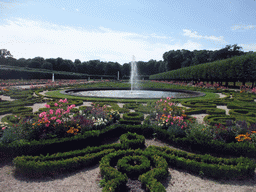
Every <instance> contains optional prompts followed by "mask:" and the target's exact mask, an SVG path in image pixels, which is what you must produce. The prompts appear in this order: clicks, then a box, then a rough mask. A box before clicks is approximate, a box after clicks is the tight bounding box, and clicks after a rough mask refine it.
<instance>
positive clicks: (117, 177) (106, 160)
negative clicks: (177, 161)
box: [100, 149, 168, 192]
mask: <svg viewBox="0 0 256 192" xmlns="http://www.w3.org/2000/svg"><path fill="white" fill-rule="evenodd" d="M131 155H133V156H138V155H140V156H141V155H144V156H146V157H147V158H148V159H150V160H151V162H152V164H154V166H155V168H153V169H152V170H151V171H148V172H146V173H144V174H142V175H140V177H139V180H141V182H142V184H143V185H144V186H146V187H147V188H148V189H149V190H150V191H153V190H151V189H159V190H157V191H159V192H161V191H165V188H164V186H163V185H162V184H161V183H160V182H159V181H157V180H159V179H162V178H166V177H167V175H168V164H167V162H166V160H165V159H164V158H162V157H159V156H157V155H154V154H152V153H150V152H143V151H142V150H140V149H137V150H129V149H128V150H126V151H124V150H119V151H116V152H114V153H110V154H108V155H106V156H105V157H103V158H102V159H101V161H100V171H101V174H102V176H103V178H104V179H105V181H106V183H105V186H104V188H103V190H102V191H122V190H123V189H124V187H125V184H126V182H127V180H128V177H127V175H126V174H125V173H124V174H123V173H121V172H119V171H118V170H116V169H114V168H113V167H112V166H114V165H115V164H116V163H117V161H118V159H120V158H123V157H124V156H131ZM110 189H111V190H110ZM154 191H155V190H154Z"/></svg>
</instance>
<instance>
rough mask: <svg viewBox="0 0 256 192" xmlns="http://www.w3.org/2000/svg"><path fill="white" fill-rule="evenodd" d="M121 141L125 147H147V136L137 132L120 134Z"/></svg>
mask: <svg viewBox="0 0 256 192" xmlns="http://www.w3.org/2000/svg"><path fill="white" fill-rule="evenodd" d="M120 143H121V145H122V146H123V148H125V149H129V148H131V149H137V148H144V147H145V137H144V136H143V135H138V134H137V133H131V132H128V133H125V134H123V135H121V136H120Z"/></svg>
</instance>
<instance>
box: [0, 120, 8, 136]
mask: <svg viewBox="0 0 256 192" xmlns="http://www.w3.org/2000/svg"><path fill="white" fill-rule="evenodd" d="M5 129H8V123H7V122H1V121H0V137H1V136H2V135H3V132H4V130H5Z"/></svg>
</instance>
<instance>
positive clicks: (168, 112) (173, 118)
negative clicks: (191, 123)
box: [155, 97, 188, 135]
mask: <svg viewBox="0 0 256 192" xmlns="http://www.w3.org/2000/svg"><path fill="white" fill-rule="evenodd" d="M155 109H156V114H155V115H156V116H155V119H156V121H157V125H158V126H160V127H162V128H164V129H168V131H169V132H175V133H174V134H178V135H183V134H185V129H186V128H188V123H187V122H186V121H185V118H186V115H185V114H184V112H185V111H184V110H182V109H180V108H179V107H178V106H177V105H176V103H173V102H171V98H170V97H167V98H166V99H160V100H158V101H157V102H156V106H155ZM181 132H182V133H181Z"/></svg>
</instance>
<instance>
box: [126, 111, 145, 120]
mask: <svg viewBox="0 0 256 192" xmlns="http://www.w3.org/2000/svg"><path fill="white" fill-rule="evenodd" d="M123 119H124V120H129V121H134V120H135V121H143V120H144V115H143V114H142V113H139V112H130V113H124V114H123Z"/></svg>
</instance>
